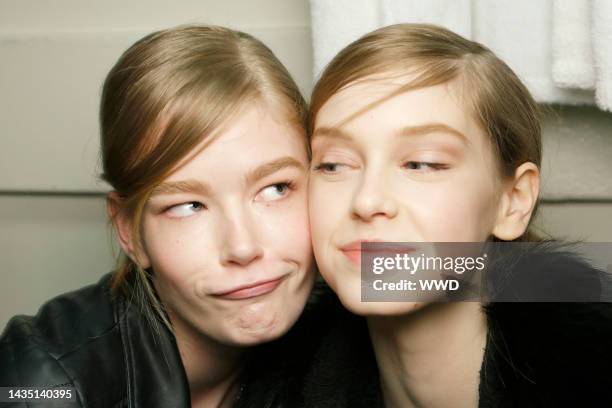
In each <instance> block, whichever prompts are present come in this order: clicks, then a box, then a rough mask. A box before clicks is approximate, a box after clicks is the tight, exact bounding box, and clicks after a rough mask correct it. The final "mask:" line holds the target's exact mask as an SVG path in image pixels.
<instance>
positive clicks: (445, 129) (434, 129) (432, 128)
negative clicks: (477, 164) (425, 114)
mask: <svg viewBox="0 0 612 408" xmlns="http://www.w3.org/2000/svg"><path fill="white" fill-rule="evenodd" d="M430 133H446V134H451V135H454V136H456V137H458V138H459V139H460V140H461V141H462V142H463V144H464V145H466V146H469V145H470V144H471V143H470V140H469V139H468V138H467V136H465V135H464V134H463V133H461V132H460V131H458V130H457V129H455V128H453V127H451V126H448V125H447V124H444V123H426V124H423V125H418V126H405V127H402V128H400V129H399V130H398V131H397V134H398V135H399V136H423V135H428V134H430Z"/></svg>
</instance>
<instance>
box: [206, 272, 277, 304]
mask: <svg viewBox="0 0 612 408" xmlns="http://www.w3.org/2000/svg"><path fill="white" fill-rule="evenodd" d="M288 275H289V274H285V275H282V276H279V277H276V278H272V279H264V280H259V281H256V282H253V283H247V284H244V285H239V286H236V287H233V288H231V289H229V290H224V291H221V292H215V293H212V294H211V296H214V297H217V298H221V299H227V300H243V299H250V298H253V297H257V296H263V295H265V294H268V293H270V292H272V291H273V290H274V289H276V288H277V287H278V286H279V285H280V284H281V283H282V282H283V280H285V278H286V277H287V276H288Z"/></svg>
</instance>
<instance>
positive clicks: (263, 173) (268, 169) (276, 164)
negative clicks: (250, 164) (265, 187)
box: [244, 156, 306, 185]
mask: <svg viewBox="0 0 612 408" xmlns="http://www.w3.org/2000/svg"><path fill="white" fill-rule="evenodd" d="M287 167H295V168H297V169H299V170H305V169H306V168H305V166H304V164H302V163H301V162H300V161H298V160H296V159H295V158H293V157H290V156H286V157H281V158H279V159H276V160H273V161H271V162H268V163H264V164H262V165H259V166H257V167H256V168H254V169H253V170H251V171H249V172H248V173H247V174H246V176H245V178H244V179H245V181H246V184H247V185H248V184H253V183H255V182H257V181H258V180H261V179H262V178H264V177H267V176H269V175H270V174H273V173H276V172H277V171H279V170H281V169H284V168H287Z"/></svg>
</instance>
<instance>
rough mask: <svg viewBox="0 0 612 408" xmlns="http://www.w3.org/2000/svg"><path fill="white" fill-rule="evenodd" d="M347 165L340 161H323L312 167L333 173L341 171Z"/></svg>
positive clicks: (322, 171)
mask: <svg viewBox="0 0 612 408" xmlns="http://www.w3.org/2000/svg"><path fill="white" fill-rule="evenodd" d="M343 167H345V165H343V164H340V163H332V162H322V163H320V164H318V165H316V166H314V167H313V168H312V170H313V171H318V172H321V173H327V174H333V173H337V172H339V171H340V170H341V169H342V168H343Z"/></svg>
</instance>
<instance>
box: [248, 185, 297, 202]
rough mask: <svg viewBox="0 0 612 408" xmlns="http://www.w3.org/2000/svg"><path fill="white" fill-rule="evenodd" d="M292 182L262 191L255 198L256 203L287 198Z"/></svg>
mask: <svg viewBox="0 0 612 408" xmlns="http://www.w3.org/2000/svg"><path fill="white" fill-rule="evenodd" d="M291 187H292V186H291V183H290V182H283V183H276V184H272V185H271V186H268V187H266V188H264V189H263V190H261V191H260V192H259V193H258V194H257V196H256V197H255V201H276V200H280V199H281V198H283V197H285V196H286V195H287V194H289V190H291Z"/></svg>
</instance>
